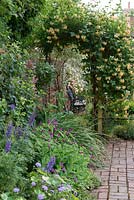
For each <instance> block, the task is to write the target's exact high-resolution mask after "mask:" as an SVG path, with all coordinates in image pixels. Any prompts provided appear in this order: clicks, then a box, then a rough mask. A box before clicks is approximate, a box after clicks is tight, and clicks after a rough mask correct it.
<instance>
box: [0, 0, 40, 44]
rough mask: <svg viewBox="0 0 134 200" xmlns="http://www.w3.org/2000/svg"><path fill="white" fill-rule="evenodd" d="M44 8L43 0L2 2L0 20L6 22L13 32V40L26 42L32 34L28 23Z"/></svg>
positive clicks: (9, 0)
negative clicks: (25, 39)
mask: <svg viewBox="0 0 134 200" xmlns="http://www.w3.org/2000/svg"><path fill="white" fill-rule="evenodd" d="M41 6H42V0H39V1H36V0H31V1H30V0H25V1H23V2H21V1H19V0H2V1H1V2H0V10H1V13H0V18H1V19H3V20H4V22H6V25H7V27H8V29H10V30H11V37H12V39H13V40H19V41H20V40H22V39H23V40H24V38H25V37H26V36H27V35H28V34H29V33H30V31H31V26H30V25H29V24H28V21H29V20H30V19H31V18H33V17H35V16H36V14H37V13H38V12H39V10H40V8H41Z"/></svg>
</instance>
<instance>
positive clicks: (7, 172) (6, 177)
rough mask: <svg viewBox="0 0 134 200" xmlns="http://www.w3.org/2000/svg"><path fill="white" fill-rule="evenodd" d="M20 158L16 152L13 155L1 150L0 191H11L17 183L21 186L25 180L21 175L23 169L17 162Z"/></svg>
mask: <svg viewBox="0 0 134 200" xmlns="http://www.w3.org/2000/svg"><path fill="white" fill-rule="evenodd" d="M20 159H21V157H20V156H19V155H17V154H16V156H15V155H13V154H6V153H5V152H1V155H0V170H1V172H2V173H1V174H0V193H2V192H7V191H8V192H12V191H13V188H14V187H16V186H17V185H18V186H21V187H22V188H23V186H24V184H25V182H26V180H25V178H24V177H23V176H22V173H23V169H22V168H21V167H20V164H19V162H20ZM23 159H24V158H23ZM23 161H24V160H23Z"/></svg>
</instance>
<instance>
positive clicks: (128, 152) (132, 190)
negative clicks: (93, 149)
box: [93, 140, 134, 200]
mask: <svg viewBox="0 0 134 200" xmlns="http://www.w3.org/2000/svg"><path fill="white" fill-rule="evenodd" d="M107 154H108V158H107V159H106V161H105V167H104V168H103V169H99V170H96V171H95V173H96V175H97V176H98V177H100V180H101V186H100V187H99V188H98V189H97V190H95V191H94V192H93V193H94V194H95V195H96V197H97V200H134V141H122V140H121V141H114V142H112V143H110V144H109V145H108V147H107Z"/></svg>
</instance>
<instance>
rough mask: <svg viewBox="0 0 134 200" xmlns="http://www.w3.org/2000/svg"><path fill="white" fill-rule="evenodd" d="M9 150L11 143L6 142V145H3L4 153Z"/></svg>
mask: <svg viewBox="0 0 134 200" xmlns="http://www.w3.org/2000/svg"><path fill="white" fill-rule="evenodd" d="M10 150H11V141H10V140H7V142H6V145H5V152H6V153H8V152H10Z"/></svg>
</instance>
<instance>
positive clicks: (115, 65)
mask: <svg viewBox="0 0 134 200" xmlns="http://www.w3.org/2000/svg"><path fill="white" fill-rule="evenodd" d="M32 37H33V39H34V40H33V41H34V44H35V45H36V46H38V47H40V48H41V49H42V50H43V52H44V54H45V55H46V57H47V58H48V56H49V55H50V54H51V52H52V50H53V48H54V47H57V48H58V49H60V50H61V49H63V48H66V46H68V45H72V44H76V45H77V47H78V49H79V50H80V52H81V53H82V54H84V55H85V59H84V62H85V67H84V69H83V70H84V72H85V79H86V80H87V82H88V81H90V82H91V84H92V97H93V103H94V117H97V114H98V115H99V116H98V117H99V118H102V107H103V106H104V105H105V104H106V102H108V101H110V100H116V99H118V98H124V97H125V93H126V91H128V90H129V91H131V90H132V86H133V75H134V72H133V67H134V64H133V56H134V53H133V48H132V41H131V38H130V31H129V29H128V27H127V24H126V22H125V19H124V18H123V17H121V16H118V18H114V17H113V16H112V15H111V14H110V13H109V14H107V13H106V12H99V11H98V10H96V11H95V10H93V9H92V8H91V7H89V6H85V5H83V4H79V3H76V2H74V1H73V0H55V1H54V0H50V1H49V2H45V4H44V7H43V9H42V12H41V13H40V14H39V15H38V16H37V17H36V19H35V20H34V24H33V36H32ZM99 132H102V121H100V122H99Z"/></svg>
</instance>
